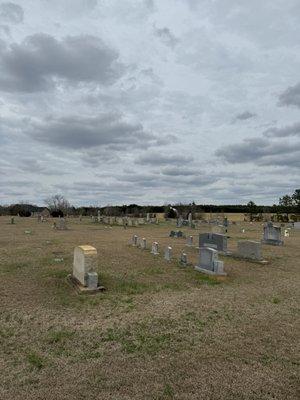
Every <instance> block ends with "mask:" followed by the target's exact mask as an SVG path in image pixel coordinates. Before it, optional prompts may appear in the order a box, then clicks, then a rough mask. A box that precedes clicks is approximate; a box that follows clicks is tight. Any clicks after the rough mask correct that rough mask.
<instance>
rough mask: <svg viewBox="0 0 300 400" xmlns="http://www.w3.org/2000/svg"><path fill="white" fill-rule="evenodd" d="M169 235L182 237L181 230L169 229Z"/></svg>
mask: <svg viewBox="0 0 300 400" xmlns="http://www.w3.org/2000/svg"><path fill="white" fill-rule="evenodd" d="M169 237H174V238H183V237H184V235H183V232H182V231H171V232H170V234H169Z"/></svg>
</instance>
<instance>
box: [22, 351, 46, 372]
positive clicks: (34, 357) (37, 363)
mask: <svg viewBox="0 0 300 400" xmlns="http://www.w3.org/2000/svg"><path fill="white" fill-rule="evenodd" d="M26 359H27V361H28V362H29V364H30V365H31V366H32V367H34V368H36V369H42V368H44V366H45V359H44V358H43V357H42V356H41V355H39V354H37V353H35V352H31V353H28V354H27V356H26Z"/></svg>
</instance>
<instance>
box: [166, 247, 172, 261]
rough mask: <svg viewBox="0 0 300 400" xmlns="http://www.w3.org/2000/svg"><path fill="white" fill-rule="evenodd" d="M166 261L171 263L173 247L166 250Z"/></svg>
mask: <svg viewBox="0 0 300 400" xmlns="http://www.w3.org/2000/svg"><path fill="white" fill-rule="evenodd" d="M164 258H165V260H167V261H171V258H172V247H171V246H167V247H166V249H165V257H164Z"/></svg>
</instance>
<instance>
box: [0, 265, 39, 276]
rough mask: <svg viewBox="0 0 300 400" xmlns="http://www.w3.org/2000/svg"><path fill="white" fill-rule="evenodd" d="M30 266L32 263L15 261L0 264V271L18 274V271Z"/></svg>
mask: <svg viewBox="0 0 300 400" xmlns="http://www.w3.org/2000/svg"><path fill="white" fill-rule="evenodd" d="M30 268H32V264H31V263H29V262H15V263H9V264H4V265H2V266H1V269H0V271H1V272H2V273H3V274H8V275H9V274H12V275H14V274H19V273H20V272H23V271H25V270H28V269H30Z"/></svg>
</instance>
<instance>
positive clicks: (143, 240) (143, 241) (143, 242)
mask: <svg viewBox="0 0 300 400" xmlns="http://www.w3.org/2000/svg"><path fill="white" fill-rule="evenodd" d="M140 248H141V249H142V250H146V248H147V242H146V239H145V238H142V239H141V240H140Z"/></svg>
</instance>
